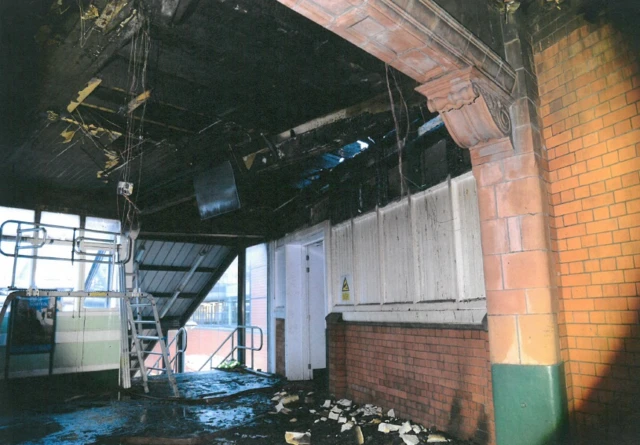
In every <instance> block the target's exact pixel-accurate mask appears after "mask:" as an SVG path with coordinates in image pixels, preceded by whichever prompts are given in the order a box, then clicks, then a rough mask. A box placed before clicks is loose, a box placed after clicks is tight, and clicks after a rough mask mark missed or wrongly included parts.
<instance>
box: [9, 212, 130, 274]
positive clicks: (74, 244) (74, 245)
mask: <svg viewBox="0 0 640 445" xmlns="http://www.w3.org/2000/svg"><path fill="white" fill-rule="evenodd" d="M11 224H14V225H16V234H15V235H12V234H11V235H9V234H7V233H6V231H7V230H6V228H5V226H7V225H11ZM47 229H54V230H55V229H60V230H66V231H68V232H69V235H70V238H71V239H55V238H51V237H49V234H48V233H47ZM28 233H34V234H35V235H34V236H33V237H28V236H23V235H24V234H28ZM40 234H42V237H40ZM79 234H81V235H82V236H78V235H79ZM92 234H95V236H101V235H108V236H109V237H110V238H99V237H96V238H94V237H88V236H85V235H92ZM3 240H14V241H15V243H16V245H15V246H14V250H13V252H6V251H5V250H4V249H3V244H2V241H3ZM22 241H26V242H29V243H31V244H30V245H26V246H24V245H21V244H20V243H21V242H22ZM118 241H120V242H118ZM49 244H64V245H68V246H69V247H70V251H69V257H59V256H58V257H56V256H39V255H37V254H33V255H24V254H20V253H19V250H21V249H33V250H38V249H40V248H41V247H44V246H45V245H49ZM83 244H86V245H88V246H89V247H90V248H92V249H95V250H100V249H102V250H113V253H106V254H105V253H102V254H98V253H93V252H87V251H86V250H84V249H83ZM131 250H132V243H131V238H130V237H129V236H126V235H122V234H120V233H118V232H107V231H104V230H95V229H81V228H77V227H68V226H58V225H55V224H43V223H33V222H27V221H18V220H13V219H10V220H7V221H4V222H3V223H2V224H1V225H0V254H2V255H4V256H7V257H14V258H30V259H36V258H37V259H41V260H56V261H72V262H74V261H78V262H82V263H93V262H98V263H101V264H109V263H113V264H126V263H127V262H128V261H129V259H130V258H131ZM120 252H124V254H125V255H124V256H123V257H121V256H120V255H119V253H120ZM77 255H80V257H78V256H77ZM82 256H85V257H89V258H83V257H82ZM99 256H101V257H108V258H109V259H108V260H97V257H99ZM116 257H117V258H116Z"/></svg>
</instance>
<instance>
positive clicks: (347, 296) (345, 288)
mask: <svg viewBox="0 0 640 445" xmlns="http://www.w3.org/2000/svg"><path fill="white" fill-rule="evenodd" d="M350 300H351V289H350V288H349V280H348V277H347V276H346V275H345V276H343V277H342V301H350Z"/></svg>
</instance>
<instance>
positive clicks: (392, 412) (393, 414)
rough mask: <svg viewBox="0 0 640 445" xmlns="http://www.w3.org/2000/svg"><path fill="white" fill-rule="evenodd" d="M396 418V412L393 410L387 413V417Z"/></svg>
mask: <svg viewBox="0 0 640 445" xmlns="http://www.w3.org/2000/svg"><path fill="white" fill-rule="evenodd" d="M395 416H396V412H395V411H394V410H393V408H392V409H390V410H389V411H387V417H391V418H393V417H395Z"/></svg>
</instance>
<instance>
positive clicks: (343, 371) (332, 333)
mask: <svg viewBox="0 0 640 445" xmlns="http://www.w3.org/2000/svg"><path fill="white" fill-rule="evenodd" d="M326 320H327V355H328V357H327V367H328V369H329V393H330V394H333V395H334V396H335V397H337V398H343V397H345V396H346V393H347V352H346V351H347V342H346V336H345V324H344V322H343V321H342V314H338V313H331V314H329V315H327V319H326Z"/></svg>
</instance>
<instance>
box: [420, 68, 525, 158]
mask: <svg viewBox="0 0 640 445" xmlns="http://www.w3.org/2000/svg"><path fill="white" fill-rule="evenodd" d="M416 91H418V92H419V93H420V94H423V95H424V96H426V97H427V106H428V107H429V110H431V111H432V112H438V113H440V114H441V115H442V119H443V121H444V123H445V125H446V126H447V129H448V130H449V133H450V134H451V136H452V137H453V139H454V140H455V141H456V143H457V144H458V145H459V146H461V147H465V148H472V147H475V146H478V145H481V144H486V143H488V142H492V141H497V140H500V139H504V138H508V137H509V136H510V135H511V118H510V116H509V107H510V106H511V103H512V102H513V99H512V98H511V96H510V95H509V94H508V93H507V92H505V91H504V90H503V89H502V88H500V87H499V86H498V85H497V84H496V83H495V82H493V81H492V80H491V79H489V78H488V77H487V76H485V75H484V74H483V73H482V72H480V71H479V70H478V69H476V68H475V67H468V68H464V69H461V70H458V71H453V72H450V73H447V74H445V75H443V76H441V77H438V78H437V79H434V80H431V81H429V82H427V83H425V84H423V85H421V86H419V87H418V88H416Z"/></svg>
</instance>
